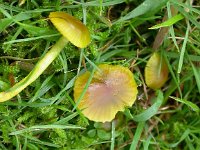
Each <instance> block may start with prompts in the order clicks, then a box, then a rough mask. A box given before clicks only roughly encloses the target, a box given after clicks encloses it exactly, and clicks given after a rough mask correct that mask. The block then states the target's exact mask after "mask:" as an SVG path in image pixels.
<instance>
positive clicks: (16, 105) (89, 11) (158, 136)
mask: <svg viewBox="0 0 200 150" xmlns="http://www.w3.org/2000/svg"><path fill="white" fill-rule="evenodd" d="M199 6H200V2H199V1H198V0H144V1H138V0H88V1H84V0H81V1H78V0H62V1H58V0H43V1H40V0H14V1H9V0H0V92H2V91H5V90H7V89H9V88H10V87H11V86H13V85H14V84H15V83H17V82H19V81H20V80H21V79H23V78H24V77H25V76H26V75H27V74H28V73H29V72H30V71H31V70H32V69H33V67H34V66H35V64H36V63H37V62H38V60H39V58H40V57H42V56H44V54H45V53H46V52H47V51H48V50H49V49H50V48H51V47H52V45H53V44H55V42H56V41H57V40H58V39H59V38H60V37H61V35H60V34H59V32H58V31H57V30H56V28H55V27H53V25H52V23H51V22H50V20H49V18H48V16H49V14H50V12H55V11H64V12H67V13H69V14H71V15H73V16H74V17H76V18H78V19H79V20H81V21H82V22H83V23H84V24H86V26H87V27H88V29H89V31H90V33H91V39H92V40H91V43H90V44H89V46H87V47H86V48H82V49H80V48H77V47H75V46H73V45H72V44H70V43H69V44H68V45H67V46H65V48H64V50H63V51H62V52H61V53H60V55H59V56H58V57H57V58H56V60H54V61H53V63H52V64H51V65H50V66H49V67H48V68H47V70H46V71H45V72H44V73H43V74H42V75H41V76H40V77H39V78H38V79H37V80H36V81H35V82H33V83H32V84H31V85H30V86H28V87H27V88H26V89H24V90H23V91H22V92H21V93H20V94H18V95H17V96H16V97H14V98H12V99H11V100H9V101H6V102H3V103H0V149H2V150H13V149H17V150H19V149H22V150H26V149H30V150H37V149H42V150H46V149H63V150H68V149H69V150H70V149H78V150H79V149H95V150H96V149H97V150H98V149H99V150H102V149H111V150H113V149H116V150H118V149H124V150H126V149H131V150H134V149H145V150H148V149H149V150H151V149H152V150H154V149H158V150H159V149H167V150H168V149H180V150H188V149H189V150H196V149H200V138H199V137H200V115H199V107H200V101H199V100H200V98H199V97H200V65H199V62H200V23H199V21H200V20H199V19H200V18H199V16H200V7H199ZM154 52H159V53H160V55H161V56H162V59H164V60H165V61H166V65H167V67H168V70H169V77H168V80H167V82H166V83H165V84H164V86H162V87H161V88H160V89H157V90H153V89H151V88H149V87H147V86H146V84H145V75H144V74H145V73H144V70H145V66H146V63H147V61H148V60H149V58H150V57H151V56H152V55H153V53H154ZM99 64H112V65H116V64H117V65H121V66H125V67H129V69H130V70H131V71H132V72H133V73H134V78H135V81H136V82H137V85H138V95H137V100H136V101H135V103H134V104H133V106H132V107H127V108H126V109H125V111H124V112H119V113H118V114H117V115H116V118H115V119H114V120H113V121H112V122H106V123H99V122H93V121H90V120H88V119H87V118H86V117H84V116H83V114H82V113H81V111H80V110H79V109H78V108H77V106H76V104H75V102H74V97H73V93H74V92H73V86H74V81H75V79H76V77H77V76H78V75H80V74H82V73H83V72H85V70H86V69H87V70H90V71H91V72H93V71H94V70H95V69H96V68H97V65H99ZM91 75H92V73H91ZM91 77H92V76H91ZM83 94H84V93H83Z"/></svg>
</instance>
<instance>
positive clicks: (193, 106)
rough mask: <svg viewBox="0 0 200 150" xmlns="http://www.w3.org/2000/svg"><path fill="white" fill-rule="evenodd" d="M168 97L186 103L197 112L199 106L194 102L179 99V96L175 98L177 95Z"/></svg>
mask: <svg viewBox="0 0 200 150" xmlns="http://www.w3.org/2000/svg"><path fill="white" fill-rule="evenodd" d="M170 98H172V99H174V100H176V101H178V102H181V103H183V104H186V105H187V106H188V107H190V108H191V109H192V110H193V111H195V112H199V107H198V106H197V105H196V104H194V103H192V102H190V101H188V100H186V99H181V98H177V97H173V96H170Z"/></svg>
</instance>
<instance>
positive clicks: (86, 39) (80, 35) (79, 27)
mask: <svg viewBox="0 0 200 150" xmlns="http://www.w3.org/2000/svg"><path fill="white" fill-rule="evenodd" d="M49 18H50V20H51V22H52V23H53V25H54V26H55V27H56V28H57V30H58V31H59V32H60V33H61V34H62V35H63V36H64V37H65V38H66V39H67V40H69V41H70V42H71V43H72V44H74V45H75V46H77V47H80V48H84V47H86V46H87V45H88V44H89V43H90V33H89V31H88V29H87V27H86V26H85V25H84V24H83V23H82V22H81V21H79V20H78V19H76V18H74V17H73V16H71V15H69V14H67V13H65V12H51V13H50V15H49Z"/></svg>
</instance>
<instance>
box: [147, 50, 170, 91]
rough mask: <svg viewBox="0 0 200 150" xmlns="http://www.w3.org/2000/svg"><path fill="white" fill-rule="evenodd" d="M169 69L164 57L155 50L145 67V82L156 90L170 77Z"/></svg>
mask: <svg viewBox="0 0 200 150" xmlns="http://www.w3.org/2000/svg"><path fill="white" fill-rule="evenodd" d="M168 74H169V70H168V67H167V64H166V62H165V60H164V58H163V57H161V56H160V54H159V53H158V52H155V53H154V54H153V55H152V56H151V57H150V59H149V60H148V62H147V65H146V67H145V82H146V84H147V86H148V87H150V88H152V89H154V90H156V89H159V88H161V87H162V86H163V85H164V84H165V82H166V81H167V79H168Z"/></svg>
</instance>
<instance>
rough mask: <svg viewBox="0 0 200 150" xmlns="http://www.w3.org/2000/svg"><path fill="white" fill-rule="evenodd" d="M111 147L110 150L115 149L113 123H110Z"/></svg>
mask: <svg viewBox="0 0 200 150" xmlns="http://www.w3.org/2000/svg"><path fill="white" fill-rule="evenodd" d="M111 135H112V136H111V147H110V150H114V149H115V122H114V121H112V131H111Z"/></svg>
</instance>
